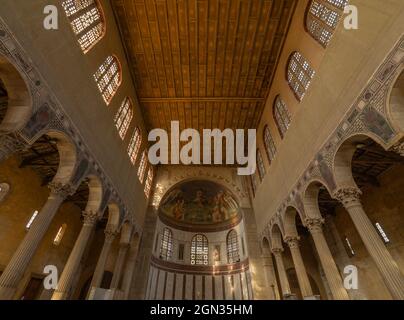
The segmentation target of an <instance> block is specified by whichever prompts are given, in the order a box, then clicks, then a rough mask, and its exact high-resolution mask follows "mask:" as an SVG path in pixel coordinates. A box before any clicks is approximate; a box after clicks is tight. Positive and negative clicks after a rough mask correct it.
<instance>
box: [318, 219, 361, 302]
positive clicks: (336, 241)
mask: <svg viewBox="0 0 404 320" xmlns="http://www.w3.org/2000/svg"><path fill="white" fill-rule="evenodd" d="M334 220H335V218H334V217H333V216H332V215H327V216H326V217H325V223H324V227H323V228H324V231H325V232H324V236H325V238H326V241H327V244H328V246H329V248H330V251H331V252H332V255H333V258H334V261H335V264H336V265H337V267H338V266H339V267H340V269H343V268H344V267H345V266H348V265H350V264H352V262H351V258H350V257H349V256H348V253H347V251H346V248H345V245H344V242H343V241H342V239H341V236H340V234H339V232H338V229H337V226H336V225H335V222H334ZM348 295H349V299H350V300H368V299H367V295H366V294H365V293H364V292H363V290H362V287H361V286H359V288H358V289H357V290H348Z"/></svg>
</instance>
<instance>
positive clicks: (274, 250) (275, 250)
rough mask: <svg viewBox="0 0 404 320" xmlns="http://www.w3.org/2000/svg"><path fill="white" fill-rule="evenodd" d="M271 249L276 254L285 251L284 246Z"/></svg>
mask: <svg viewBox="0 0 404 320" xmlns="http://www.w3.org/2000/svg"><path fill="white" fill-rule="evenodd" d="M271 251H272V253H273V254H274V255H277V254H281V253H282V252H283V248H272V249H271Z"/></svg>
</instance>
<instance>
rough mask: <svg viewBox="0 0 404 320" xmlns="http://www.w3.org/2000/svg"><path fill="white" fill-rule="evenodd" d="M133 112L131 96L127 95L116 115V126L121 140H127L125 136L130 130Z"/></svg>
mask: <svg viewBox="0 0 404 320" xmlns="http://www.w3.org/2000/svg"><path fill="white" fill-rule="evenodd" d="M133 117H134V114H133V104H132V100H131V99H130V98H129V97H126V98H125V99H124V100H123V101H122V103H121V105H120V106H119V109H118V111H117V112H116V114H115V117H114V124H115V128H116V129H117V131H118V135H119V137H120V138H121V140H125V137H126V135H127V133H128V131H129V128H130V125H131V123H132V120H133Z"/></svg>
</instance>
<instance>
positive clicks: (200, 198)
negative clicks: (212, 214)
mask: <svg viewBox="0 0 404 320" xmlns="http://www.w3.org/2000/svg"><path fill="white" fill-rule="evenodd" d="M194 203H195V204H196V206H198V207H199V208H204V207H205V204H206V199H205V196H204V194H203V191H202V190H198V191H197V192H196V196H195V199H194Z"/></svg>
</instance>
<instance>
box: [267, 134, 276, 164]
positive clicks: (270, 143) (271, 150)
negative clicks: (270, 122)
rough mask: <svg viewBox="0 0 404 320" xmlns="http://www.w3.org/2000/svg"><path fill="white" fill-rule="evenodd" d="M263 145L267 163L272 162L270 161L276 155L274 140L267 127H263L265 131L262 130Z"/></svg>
mask: <svg viewBox="0 0 404 320" xmlns="http://www.w3.org/2000/svg"><path fill="white" fill-rule="evenodd" d="M264 144H265V150H266V152H267V156H268V159H269V162H272V160H274V158H275V155H276V146H275V142H274V139H273V138H272V134H271V131H270V130H269V127H268V126H265V129H264Z"/></svg>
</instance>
